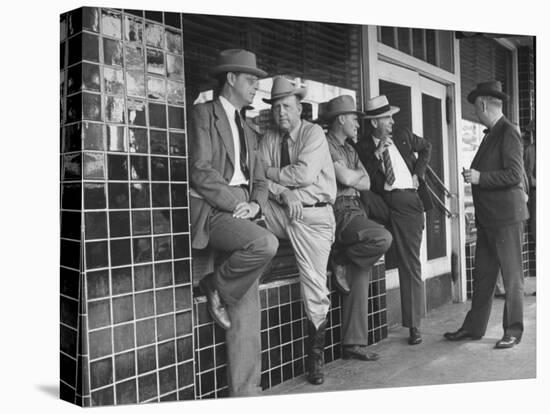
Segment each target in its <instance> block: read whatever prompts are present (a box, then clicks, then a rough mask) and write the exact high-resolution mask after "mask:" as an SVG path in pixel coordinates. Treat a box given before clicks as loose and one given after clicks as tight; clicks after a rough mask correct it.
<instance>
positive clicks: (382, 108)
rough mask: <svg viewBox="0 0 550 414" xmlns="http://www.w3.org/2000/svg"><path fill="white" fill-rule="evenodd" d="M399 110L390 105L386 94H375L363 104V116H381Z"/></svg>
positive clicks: (371, 117) (389, 114) (368, 117)
mask: <svg viewBox="0 0 550 414" xmlns="http://www.w3.org/2000/svg"><path fill="white" fill-rule="evenodd" d="M399 111H400V109H399V107H397V106H390V103H389V102H388V98H386V95H380V96H375V97H374V98H371V99H369V100H368V101H367V105H366V106H365V118H367V119H374V118H383V117H385V116H391V115H393V114H396V113H398V112H399Z"/></svg>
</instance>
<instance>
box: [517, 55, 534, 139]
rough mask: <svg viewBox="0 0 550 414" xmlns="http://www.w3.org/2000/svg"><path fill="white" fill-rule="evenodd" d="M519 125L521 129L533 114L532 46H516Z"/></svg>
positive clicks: (523, 129) (523, 128)
mask: <svg viewBox="0 0 550 414" xmlns="http://www.w3.org/2000/svg"><path fill="white" fill-rule="evenodd" d="M518 82H519V97H518V98H519V99H518V102H519V125H520V128H521V130H522V131H525V127H526V126H527V124H528V123H529V121H530V120H531V119H533V118H534V116H535V103H536V96H535V86H536V85H535V53H534V50H533V48H532V47H529V46H522V47H520V48H518Z"/></svg>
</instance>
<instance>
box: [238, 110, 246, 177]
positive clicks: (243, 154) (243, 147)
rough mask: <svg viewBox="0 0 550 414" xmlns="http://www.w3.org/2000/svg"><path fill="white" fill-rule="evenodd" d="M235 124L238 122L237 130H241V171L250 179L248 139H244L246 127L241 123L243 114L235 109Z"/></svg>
mask: <svg viewBox="0 0 550 414" xmlns="http://www.w3.org/2000/svg"><path fill="white" fill-rule="evenodd" d="M235 124H237V130H238V131H239V142H240V147H241V150H240V152H239V154H240V157H239V158H240V166H241V171H242V172H243V175H244V177H245V178H246V179H247V180H248V178H249V172H248V165H247V156H246V154H247V152H246V141H245V139H244V129H243V126H242V124H241V116H240V115H239V111H237V110H235Z"/></svg>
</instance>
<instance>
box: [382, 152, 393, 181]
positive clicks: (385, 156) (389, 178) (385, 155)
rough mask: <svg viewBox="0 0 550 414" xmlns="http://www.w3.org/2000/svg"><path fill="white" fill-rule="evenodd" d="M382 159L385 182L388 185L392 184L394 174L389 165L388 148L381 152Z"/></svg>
mask: <svg viewBox="0 0 550 414" xmlns="http://www.w3.org/2000/svg"><path fill="white" fill-rule="evenodd" d="M382 161H383V162H384V169H385V170H386V183H388V185H393V183H394V182H395V174H394V172H393V167H392V165H391V159H390V150H389V148H387V149H386V151H384V152H383V153H382Z"/></svg>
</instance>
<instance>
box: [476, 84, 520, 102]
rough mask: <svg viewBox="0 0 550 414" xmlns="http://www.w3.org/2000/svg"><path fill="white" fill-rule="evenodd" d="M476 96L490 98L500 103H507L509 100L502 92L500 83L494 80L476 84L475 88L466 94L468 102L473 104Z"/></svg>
mask: <svg viewBox="0 0 550 414" xmlns="http://www.w3.org/2000/svg"><path fill="white" fill-rule="evenodd" d="M478 96H492V97H493V98H497V99H500V100H502V101H507V100H508V99H509V98H510V97H509V96H508V95H506V94H505V93H504V92H502V83H500V82H499V81H495V80H492V81H488V82H481V83H478V84H477V86H476V88H475V89H474V90H473V91H472V92H470V93H469V94H468V98H467V99H468V102H470V103H471V104H473V103H474V102H475V101H476V98H477V97H478Z"/></svg>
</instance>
